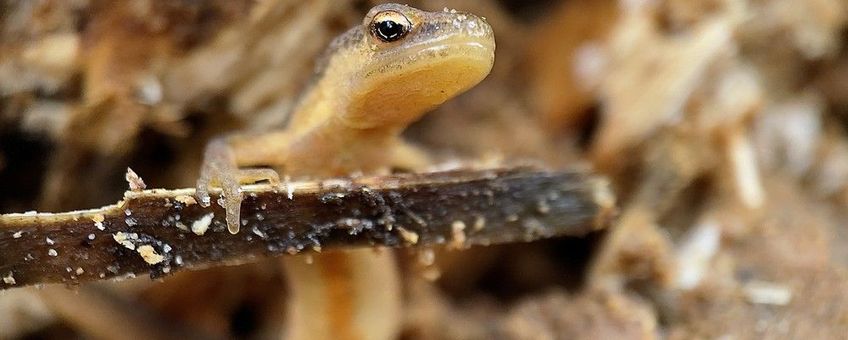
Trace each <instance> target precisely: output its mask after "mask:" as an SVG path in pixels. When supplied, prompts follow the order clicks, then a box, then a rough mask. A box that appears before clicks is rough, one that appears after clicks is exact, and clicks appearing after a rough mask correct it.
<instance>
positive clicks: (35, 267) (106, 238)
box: [0, 168, 614, 288]
mask: <svg viewBox="0 0 848 340" xmlns="http://www.w3.org/2000/svg"><path fill="white" fill-rule="evenodd" d="M193 195H194V190H193V189H181V190H145V191H129V192H127V193H126V194H125V197H124V200H122V201H120V202H118V203H117V204H115V205H111V206H107V207H103V208H101V209H95V210H87V211H77V212H69V213H60V214H47V213H24V214H9V215H2V216H0V277H3V280H2V282H0V288H10V287H18V286H24V285H31V284H43V283H57V282H64V283H70V284H73V283H78V282H84V281H91V280H98V279H107V278H122V277H132V276H135V275H139V274H144V273H149V274H150V276H151V277H159V276H163V275H167V274H168V273H173V272H175V271H178V270H181V269H183V268H201V267H208V266H214V265H220V264H223V263H228V264H229V263H239V262H245V261H249V260H251V259H255V258H259V257H267V256H277V255H283V254H292V255H293V254H298V253H301V252H309V251H327V250H333V249H344V248H353V247H407V246H421V247H427V246H435V245H442V244H448V245H450V246H452V247H468V246H472V245H488V244H496V243H509V242H522V241H532V240H536V239H541V238H549V237H554V236H562V235H581V234H585V233H588V232H590V231H593V230H597V229H600V228H603V227H604V226H605V225H606V222H607V221H608V220H609V218H610V217H611V216H612V212H613V204H614V202H613V198H612V195H611V194H610V193H609V191H608V189H607V186H606V183H605V181H603V180H602V179H600V178H596V177H594V176H592V175H589V174H587V173H586V172H584V171H580V170H570V171H544V170H538V169H532V168H513V169H490V170H456V171H445V172H434V173H428V174H415V175H393V176H383V177H359V178H345V179H334V180H324V181H321V182H298V183H288V184H286V185H283V186H282V187H279V188H277V187H272V186H269V185H252V186H246V187H244V196H245V199H244V202H243V203H242V210H241V211H242V221H241V222H242V229H241V230H242V231H241V233H239V234H236V235H231V234H229V233H228V232H227V231H226V223H225V221H224V216H225V213H224V209H223V208H222V207H221V206H220V205H219V204H212V205H211V206H210V207H203V206H201V205H200V204H198V203H196V201H195V200H194V198H193ZM218 197H219V196H218V193H214V192H213V202H215V200H216V199H218Z"/></svg>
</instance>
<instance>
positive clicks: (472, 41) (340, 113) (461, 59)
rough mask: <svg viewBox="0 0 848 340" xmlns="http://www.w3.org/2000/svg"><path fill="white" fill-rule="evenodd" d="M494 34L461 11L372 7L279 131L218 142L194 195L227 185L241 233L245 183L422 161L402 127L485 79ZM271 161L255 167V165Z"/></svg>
mask: <svg viewBox="0 0 848 340" xmlns="http://www.w3.org/2000/svg"><path fill="white" fill-rule="evenodd" d="M494 51H495V40H494V34H493V32H492V29H491V27H490V26H489V24H487V23H486V22H485V20H483V19H481V18H479V17H477V16H474V15H471V14H467V13H461V12H456V11H442V12H426V11H422V10H418V9H415V8H413V7H409V6H406V5H398V4H383V5H378V6H376V7H374V8H373V9H371V11H369V13H368V14H367V15H366V16H365V19H364V20H363V23H362V25H359V26H356V27H353V28H351V29H350V30H348V31H347V32H345V33H343V34H342V35H340V36H339V37H337V38H336V39H334V40H333V41H332V42H331V43H330V46H329V48H328V49H327V51H325V52H324V55H323V56H322V57H321V58H320V60H319V62H318V64H317V67H316V72H315V77H314V80H313V81H312V82H311V84H310V85H309V86H308V88H307V89H306V90H305V91H304V93H303V94H302V95H301V97H300V99H299V102H298V104H296V105H295V107H294V109H293V110H292V112H291V113H289V122H288V123H287V127H286V128H285V129H282V130H280V131H270V132H265V133H260V134H256V133H249V134H237V135H232V136H228V137H224V138H219V139H216V140H213V141H212V142H210V143H209V145H208V146H207V148H206V152H205V159H204V164H203V166H202V169H201V175H200V178H199V179H198V182H197V196H198V198H199V199H200V202H201V203H202V204H204V205H208V204H210V202H209V200H210V199H209V194H208V192H209V187H210V186H212V185H220V186H221V188H222V191H223V195H224V197H225V202H224V205H225V208H226V211H227V227H228V229H229V231H230V232H231V233H233V234H235V233H238V231H239V223H238V222H239V218H238V216H239V208H240V205H241V194H240V193H239V186H240V184H245V183H251V182H255V181H258V180H269V181H271V182H272V183H279V175H278V172H277V171H276V170H279V172H282V173H284V174H286V175H288V176H293V177H295V176H312V177H326V176H342V175H349V174H351V173H356V172H361V173H365V174H372V173H376V172H379V171H385V170H386V169H389V168H391V167H392V166H398V167H410V166H411V165H421V164H422V163H424V162H422V158H426V157H424V156H423V154H422V153H421V152H417V150H416V149H415V148H413V147H410V146H409V145H408V144H405V143H403V142H402V141H400V138H399V137H400V134H401V133H402V132H403V130H404V129H405V128H406V127H407V126H408V125H409V124H410V123H412V122H414V121H416V120H418V119H419V118H420V117H421V116H422V115H423V114H424V113H426V112H428V111H431V110H433V109H434V108H435V107H437V106H439V105H440V104H442V103H444V102H445V101H447V100H448V99H451V98H453V97H455V96H457V95H459V94H461V93H463V92H465V91H466V90H468V89H470V88H471V87H473V86H475V85H476V84H478V83H479V82H480V81H482V80H483V79H484V78H485V77H486V76H487V75H488V74H489V72H490V71H491V69H492V65H493V64H494ZM258 165H262V166H271V167H273V169H271V168H249V169H244V167H251V166H258Z"/></svg>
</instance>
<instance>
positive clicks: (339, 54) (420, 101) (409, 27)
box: [324, 4, 495, 129]
mask: <svg viewBox="0 0 848 340" xmlns="http://www.w3.org/2000/svg"><path fill="white" fill-rule="evenodd" d="M494 52H495V39H494V34H493V32H492V28H491V26H489V24H488V23H486V21H485V20H484V19H481V18H479V17H477V16H475V15H473V14H468V13H461V12H456V11H447V10H445V11H441V12H427V11H422V10H419V9H415V8H413V7H409V6H406V5H398V4H382V5H378V6H376V7H374V8H372V9H371V11H369V13H368V14H367V15H366V16H365V18H364V19H363V22H362V25H360V26H357V27H354V28H353V29H351V30H350V31H348V32H347V33H346V34H344V35H342V36H340V37H339V38H337V39H336V40H335V41H334V42H333V44H331V47H330V53H328V59H327V60H326V61H325V62H326V63H327V65H326V69H325V70H324V72H326V73H325V74H324V78H327V79H330V78H336V80H337V81H339V83H337V84H340V85H338V86H343V87H344V89H340V90H341V92H343V93H344V97H345V98H346V99H347V100H346V101H347V102H346V103H345V104H344V108H345V109H343V110H340V112H339V113H340V114H339V118H341V119H342V121H343V122H344V123H345V125H348V126H350V127H353V128H360V129H374V128H378V129H379V128H388V127H398V128H403V127H405V126H406V125H407V124H409V123H410V122H411V121H414V120H416V119H418V118H419V117H420V116H421V115H422V114H423V113H425V112H427V111H430V110H432V109H433V108H435V107H436V106H438V105H440V104H442V103H443V102H445V101H447V100H448V99H450V98H452V97H455V96H456V95H458V94H460V93H462V92H465V91H466V90H468V89H469V88H471V87H473V86H474V85H477V84H478V83H479V82H480V81H482V80H483V79H484V78H485V77H486V76H487V75H488V74H489V72H490V71H491V69H492V65H493V64H494V57H495V56H494ZM331 74H336V75H338V76H339V77H334V76H332V75H331ZM342 84H343V85H342Z"/></svg>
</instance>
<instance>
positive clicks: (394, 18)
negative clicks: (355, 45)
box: [371, 11, 412, 43]
mask: <svg viewBox="0 0 848 340" xmlns="http://www.w3.org/2000/svg"><path fill="white" fill-rule="evenodd" d="M410 28H412V23H410V22H409V19H407V18H406V16H404V15H403V14H400V13H398V12H395V11H384V12H380V13H377V15H375V16H374V20H372V21H371V34H372V35H374V37H376V38H377V39H380V41H382V42H387V43H388V42H393V41H398V40H400V39H402V38H403V37H404V36H406V34H407V33H409V30H410Z"/></svg>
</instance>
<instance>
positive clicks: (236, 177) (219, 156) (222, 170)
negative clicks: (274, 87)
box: [196, 133, 286, 234]
mask: <svg viewBox="0 0 848 340" xmlns="http://www.w3.org/2000/svg"><path fill="white" fill-rule="evenodd" d="M285 140H286V136H285V134H282V133H268V134H262V135H259V136H249V135H234V136H230V137H223V138H217V139H214V140H213V141H211V142H210V143H209V144H208V145H207V146H206V151H205V153H204V155H203V156H204V159H203V166H202V167H201V169H200V177H199V178H198V179H197V189H196V190H197V198H198V200H199V202H200V204H201V205H203V206H209V205H210V204H211V203H212V202H211V199H210V197H209V188H210V187H213V186H217V187H220V188H221V192H222V195H223V199H222V201H221V202H219V204H221V206H222V207H224V209H225V210H226V212H227V218H226V219H227V230H229V232H230V233H231V234H236V233H238V232H239V216H240V215H241V201H242V196H241V190H240V188H241V185H242V184H248V183H255V182H258V181H263V180H264V181H268V182H270V183H271V185H279V183H280V176H279V174H278V173H277V171H275V170H274V169H271V168H241V167H242V166H251V165H265V164H282V156H281V155H282V154H283V149H282V148H280V147H274V146H283V145H285ZM257 143H258V144H257ZM257 145H259V146H261V147H257Z"/></svg>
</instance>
